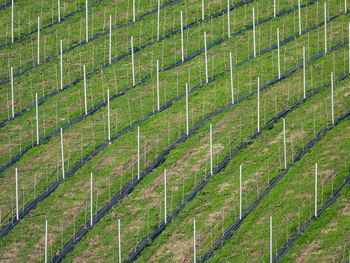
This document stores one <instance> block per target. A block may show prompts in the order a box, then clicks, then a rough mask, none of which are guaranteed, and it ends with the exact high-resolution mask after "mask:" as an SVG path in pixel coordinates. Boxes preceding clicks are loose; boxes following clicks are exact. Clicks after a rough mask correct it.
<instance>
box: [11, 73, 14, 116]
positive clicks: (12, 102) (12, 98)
mask: <svg viewBox="0 0 350 263" xmlns="http://www.w3.org/2000/svg"><path fill="white" fill-rule="evenodd" d="M10 78H11V107H12V118H14V117H15V92H14V83H13V67H11V69H10Z"/></svg>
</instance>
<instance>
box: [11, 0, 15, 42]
mask: <svg viewBox="0 0 350 263" xmlns="http://www.w3.org/2000/svg"><path fill="white" fill-rule="evenodd" d="M14 9H15V3H14V0H12V1H11V43H13V42H14V39H15V36H14V33H13V27H14V24H13V20H14Z"/></svg>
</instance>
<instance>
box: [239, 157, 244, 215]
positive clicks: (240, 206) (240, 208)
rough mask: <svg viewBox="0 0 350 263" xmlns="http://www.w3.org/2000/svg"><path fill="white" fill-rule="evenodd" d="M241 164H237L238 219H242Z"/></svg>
mask: <svg viewBox="0 0 350 263" xmlns="http://www.w3.org/2000/svg"><path fill="white" fill-rule="evenodd" d="M242 173H243V171H242V164H240V166H239V220H242Z"/></svg>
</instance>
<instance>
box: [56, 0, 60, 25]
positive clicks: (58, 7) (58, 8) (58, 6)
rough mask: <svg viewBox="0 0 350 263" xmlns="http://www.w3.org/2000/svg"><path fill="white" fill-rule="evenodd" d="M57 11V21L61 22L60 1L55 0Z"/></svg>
mask: <svg viewBox="0 0 350 263" xmlns="http://www.w3.org/2000/svg"><path fill="white" fill-rule="evenodd" d="M57 13H58V23H61V3H60V0H57Z"/></svg>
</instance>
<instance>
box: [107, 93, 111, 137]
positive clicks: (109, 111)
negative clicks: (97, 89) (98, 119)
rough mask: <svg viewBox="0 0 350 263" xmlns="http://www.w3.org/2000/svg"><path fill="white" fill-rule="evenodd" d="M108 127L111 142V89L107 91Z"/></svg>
mask: <svg viewBox="0 0 350 263" xmlns="http://www.w3.org/2000/svg"><path fill="white" fill-rule="evenodd" d="M107 126H108V141H109V142H110V141H111V108H110V101H109V89H107Z"/></svg>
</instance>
